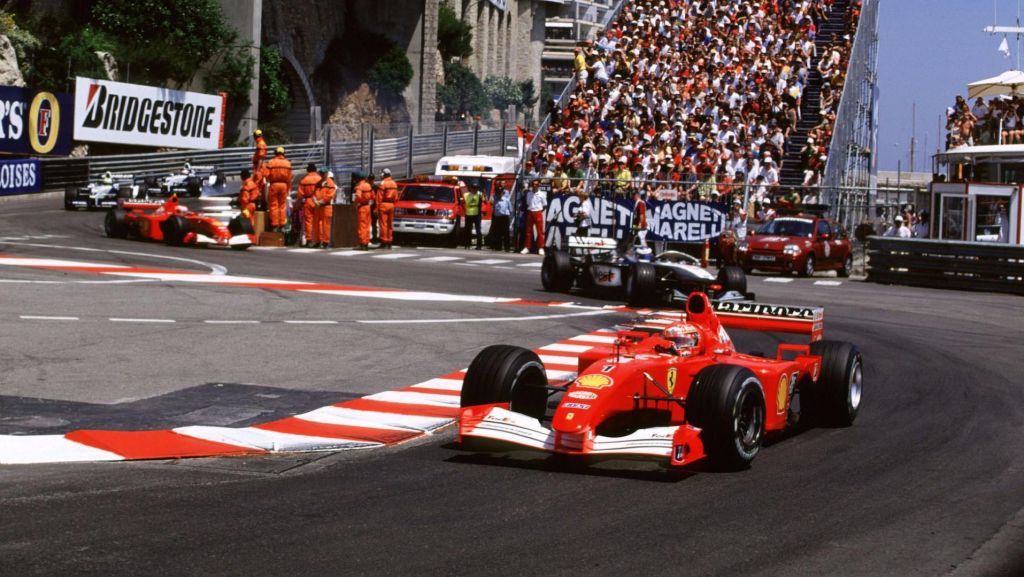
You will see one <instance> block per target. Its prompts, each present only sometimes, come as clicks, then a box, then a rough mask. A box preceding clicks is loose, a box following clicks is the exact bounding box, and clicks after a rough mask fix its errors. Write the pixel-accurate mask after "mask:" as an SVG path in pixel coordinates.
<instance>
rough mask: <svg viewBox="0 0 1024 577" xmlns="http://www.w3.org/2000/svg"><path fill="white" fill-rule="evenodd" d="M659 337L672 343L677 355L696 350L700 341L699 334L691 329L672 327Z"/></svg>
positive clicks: (678, 326)
mask: <svg viewBox="0 0 1024 577" xmlns="http://www.w3.org/2000/svg"><path fill="white" fill-rule="evenodd" d="M661 336H662V337H663V338H664V339H665V340H667V341H669V342H670V343H672V348H673V349H675V352H676V353H677V354H679V353H682V352H684V351H688V350H690V349H693V348H696V347H697V344H698V342H699V341H700V338H699V333H698V332H697V331H696V329H694V328H692V327H686V326H680V325H673V326H670V327H668V328H667V329H665V330H664V331H662V333H661Z"/></svg>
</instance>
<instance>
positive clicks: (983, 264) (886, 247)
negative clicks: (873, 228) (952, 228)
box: [867, 236, 1024, 295]
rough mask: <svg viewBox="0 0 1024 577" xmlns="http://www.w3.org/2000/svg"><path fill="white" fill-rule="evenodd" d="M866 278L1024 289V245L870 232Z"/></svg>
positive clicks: (997, 289) (981, 288)
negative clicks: (896, 236)
mask: <svg viewBox="0 0 1024 577" xmlns="http://www.w3.org/2000/svg"><path fill="white" fill-rule="evenodd" d="M867 249H868V271H867V272H868V280H869V281H871V282H877V283H884V284H903V285H913V286H925V287H933V288H954V289H962V290H979V291H993V292H1006V293H1014V294H1020V295H1024V246H1018V245H1006V244H994V243H987V242H959V241H948V240H928V239H915V238H890V237H880V236H871V237H868V240H867Z"/></svg>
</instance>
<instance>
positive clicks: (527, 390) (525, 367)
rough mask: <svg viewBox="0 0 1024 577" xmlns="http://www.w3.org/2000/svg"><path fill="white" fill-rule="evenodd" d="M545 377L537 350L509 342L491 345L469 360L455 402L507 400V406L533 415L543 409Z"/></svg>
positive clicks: (541, 413)
mask: <svg viewBox="0 0 1024 577" xmlns="http://www.w3.org/2000/svg"><path fill="white" fill-rule="evenodd" d="M547 384H548V377H547V373H546V372H545V371H544V364H543V363H542V362H541V360H540V357H538V356H537V353H535V352H533V351H531V350H528V349H524V348H522V347H515V346H511V345H491V346H489V347H487V348H485V349H484V350H482V351H480V353H478V354H477V356H476V357H475V358H474V359H473V362H472V363H470V364H469V369H467V370H466V378H465V379H464V380H463V381H462V394H461V396H460V398H459V405H460V406H462V407H472V406H475V405H490V404H494V403H511V407H510V410H512V411H514V412H517V413H522V414H524V415H529V416H531V417H534V418H536V419H541V418H543V417H544V413H545V411H547V400H548V394H547V389H546V388H545V387H547Z"/></svg>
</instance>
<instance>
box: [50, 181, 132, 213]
mask: <svg viewBox="0 0 1024 577" xmlns="http://www.w3.org/2000/svg"><path fill="white" fill-rule="evenodd" d="M140 194H141V195H142V197H145V191H143V190H142V187H141V186H140V185H139V184H138V183H137V182H136V181H135V177H134V176H133V175H131V174H112V173H110V172H105V173H103V175H102V176H101V177H100V179H99V180H98V181H97V182H90V183H88V184H86V185H85V186H69V187H67V188H66V189H64V208H65V210H78V209H80V208H84V209H86V210H93V209H98V208H114V207H116V206H117V201H118V199H131V200H136V199H139V198H140Z"/></svg>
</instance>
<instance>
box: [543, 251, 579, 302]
mask: <svg viewBox="0 0 1024 577" xmlns="http://www.w3.org/2000/svg"><path fill="white" fill-rule="evenodd" d="M572 281H573V274H572V261H571V260H570V259H569V254H568V253H566V252H565V251H562V250H552V251H550V252H548V253H547V254H546V255H544V263H543V264H542V265H541V268H540V282H541V284H542V285H544V290H546V291H551V292H568V291H569V289H571V288H572Z"/></svg>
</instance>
